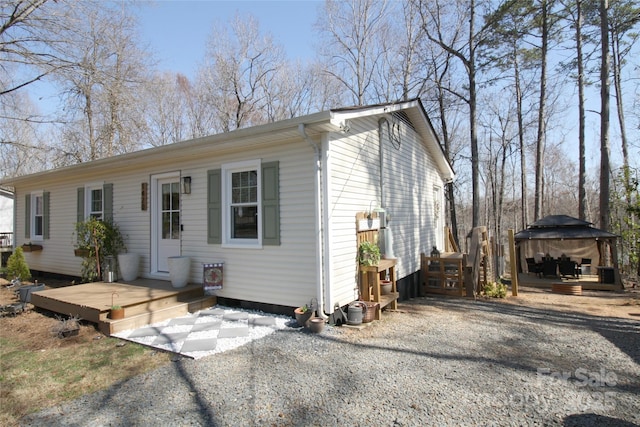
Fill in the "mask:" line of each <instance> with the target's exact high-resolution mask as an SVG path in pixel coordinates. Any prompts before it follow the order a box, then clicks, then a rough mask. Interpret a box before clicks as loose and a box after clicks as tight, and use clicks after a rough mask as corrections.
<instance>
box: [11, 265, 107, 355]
mask: <svg viewBox="0 0 640 427" xmlns="http://www.w3.org/2000/svg"><path fill="white" fill-rule="evenodd" d="M43 282H44V283H45V286H46V287H45V289H49V288H54V287H61V286H69V285H70V284H71V283H70V282H67V281H64V280H56V279H46V280H43ZM8 284H9V282H8V281H7V280H5V279H2V278H0V305H5V304H12V303H16V302H18V298H17V297H16V295H15V292H14V289H13V288H8V287H7V285H8ZM61 318H62V316H60V315H57V314H56V313H41V312H38V311H36V310H33V306H31V305H30V304H29V305H28V309H27V310H26V311H25V312H22V313H20V314H17V315H15V316H13V315H4V316H2V317H0V338H3V339H11V340H13V339H17V340H20V341H22V342H24V343H28V345H29V347H30V349H31V350H33V351H41V350H49V349H55V348H60V347H68V346H73V345H77V344H80V343H84V342H87V341H91V340H94V339H102V338H103V337H104V335H103V334H101V333H100V332H99V331H98V330H97V329H96V328H95V326H94V325H93V324H91V323H88V322H81V325H80V332H79V334H78V335H77V336H72V337H68V338H65V339H60V338H58V337H57V335H56V334H55V332H53V329H54V328H55V326H56V324H57V323H58V322H59V320H60V319H61Z"/></svg>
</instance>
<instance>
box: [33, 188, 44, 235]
mask: <svg viewBox="0 0 640 427" xmlns="http://www.w3.org/2000/svg"><path fill="white" fill-rule="evenodd" d="M31 207H32V210H31V212H32V222H31V226H32V228H31V229H32V230H33V232H32V234H31V238H32V239H33V240H42V238H43V235H44V200H43V196H42V193H39V194H32V195H31Z"/></svg>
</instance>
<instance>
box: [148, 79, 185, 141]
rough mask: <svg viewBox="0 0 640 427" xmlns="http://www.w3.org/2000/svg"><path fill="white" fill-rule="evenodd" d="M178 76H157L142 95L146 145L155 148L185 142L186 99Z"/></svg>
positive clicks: (183, 86)
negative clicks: (143, 98)
mask: <svg viewBox="0 0 640 427" xmlns="http://www.w3.org/2000/svg"><path fill="white" fill-rule="evenodd" d="M183 79H186V77H184V76H182V75H180V74H177V75H176V74H173V73H168V72H167V73H162V74H159V75H156V76H155V77H154V78H153V80H152V81H151V82H150V84H149V85H147V91H146V96H145V101H146V106H145V112H144V117H145V119H146V128H145V135H146V137H145V142H147V143H148V144H149V145H151V146H154V147H157V146H160V145H166V144H171V143H174V142H178V141H182V140H183V139H187V135H188V124H187V120H188V119H187V112H188V111H189V109H188V104H189V99H188V96H189V94H188V93H185V90H184V88H185V85H184V83H183Z"/></svg>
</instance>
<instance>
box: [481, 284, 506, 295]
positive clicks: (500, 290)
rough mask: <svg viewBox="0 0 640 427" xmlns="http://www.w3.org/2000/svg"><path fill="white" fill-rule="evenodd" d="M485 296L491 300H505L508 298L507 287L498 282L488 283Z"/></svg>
mask: <svg viewBox="0 0 640 427" xmlns="http://www.w3.org/2000/svg"><path fill="white" fill-rule="evenodd" d="M484 294H485V295H486V296H488V297H490V298H504V297H506V296H507V287H506V286H505V285H504V284H502V283H498V282H493V283H487V284H486V285H485V287H484Z"/></svg>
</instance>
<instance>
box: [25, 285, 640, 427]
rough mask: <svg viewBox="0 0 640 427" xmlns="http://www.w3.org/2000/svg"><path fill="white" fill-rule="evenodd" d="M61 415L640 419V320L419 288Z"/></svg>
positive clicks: (74, 405)
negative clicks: (366, 316) (357, 325)
mask: <svg viewBox="0 0 640 427" xmlns="http://www.w3.org/2000/svg"><path fill="white" fill-rule="evenodd" d="M22 425H48V426H57V425H60V426H63V425H64V426H99V425H110V426H132V425H139V426H151V425H153V426H158V425H170V426H174V425H175V426H182V425H207V426H253V425H256V426H262V425H275V426H315V425H322V426H343V425H346V426H395V425H398V426H426V425H434V426H463V425H482V426H486V425H500V426H503V425H504V426H510V425H514V426H515V425H575V426H602V425H612V426H614V425H615V426H633V425H640V322H637V321H634V320H624V319H608V318H601V317H593V316H588V315H578V314H568V313H561V312H556V311H547V310H541V309H535V308H531V307H521V306H516V305H510V304H502V303H499V302H492V301H491V302H485V301H477V302H474V301H473V300H468V299H450V298H445V297H429V298H418V299H415V300H413V301H411V302H409V303H407V302H405V303H401V304H399V310H398V311H397V312H389V313H387V312H385V313H384V314H383V319H382V320H381V321H378V322H375V323H373V324H371V326H369V327H368V328H365V329H363V330H353V329H347V328H344V327H343V328H337V327H327V328H325V331H324V332H323V333H322V334H320V335H312V334H310V333H308V332H305V331H302V330H300V329H295V328H287V329H285V330H283V331H277V332H275V333H273V334H271V335H269V336H267V337H265V338H262V339H260V340H255V341H252V342H251V343H249V344H247V345H246V346H244V347H241V348H238V349H235V350H231V351H228V352H225V353H222V354H217V355H214V356H210V357H206V358H203V359H200V360H197V361H194V360H189V359H182V360H179V361H176V362H175V363H173V364H171V365H169V366H165V367H163V368H161V369H158V370H156V371H154V372H151V373H148V374H144V375H141V376H138V377H136V378H133V379H131V380H129V381H126V382H123V383H120V384H116V385H114V386H113V387H111V388H109V389H108V390H105V391H102V392H98V393H94V394H91V395H87V396H84V397H82V398H80V399H78V400H75V401H73V402H69V403H67V404H65V405H62V406H57V407H55V408H52V409H49V410H46V411H43V412H40V413H37V414H34V415H31V416H29V417H28V418H25V419H23V420H22Z"/></svg>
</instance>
